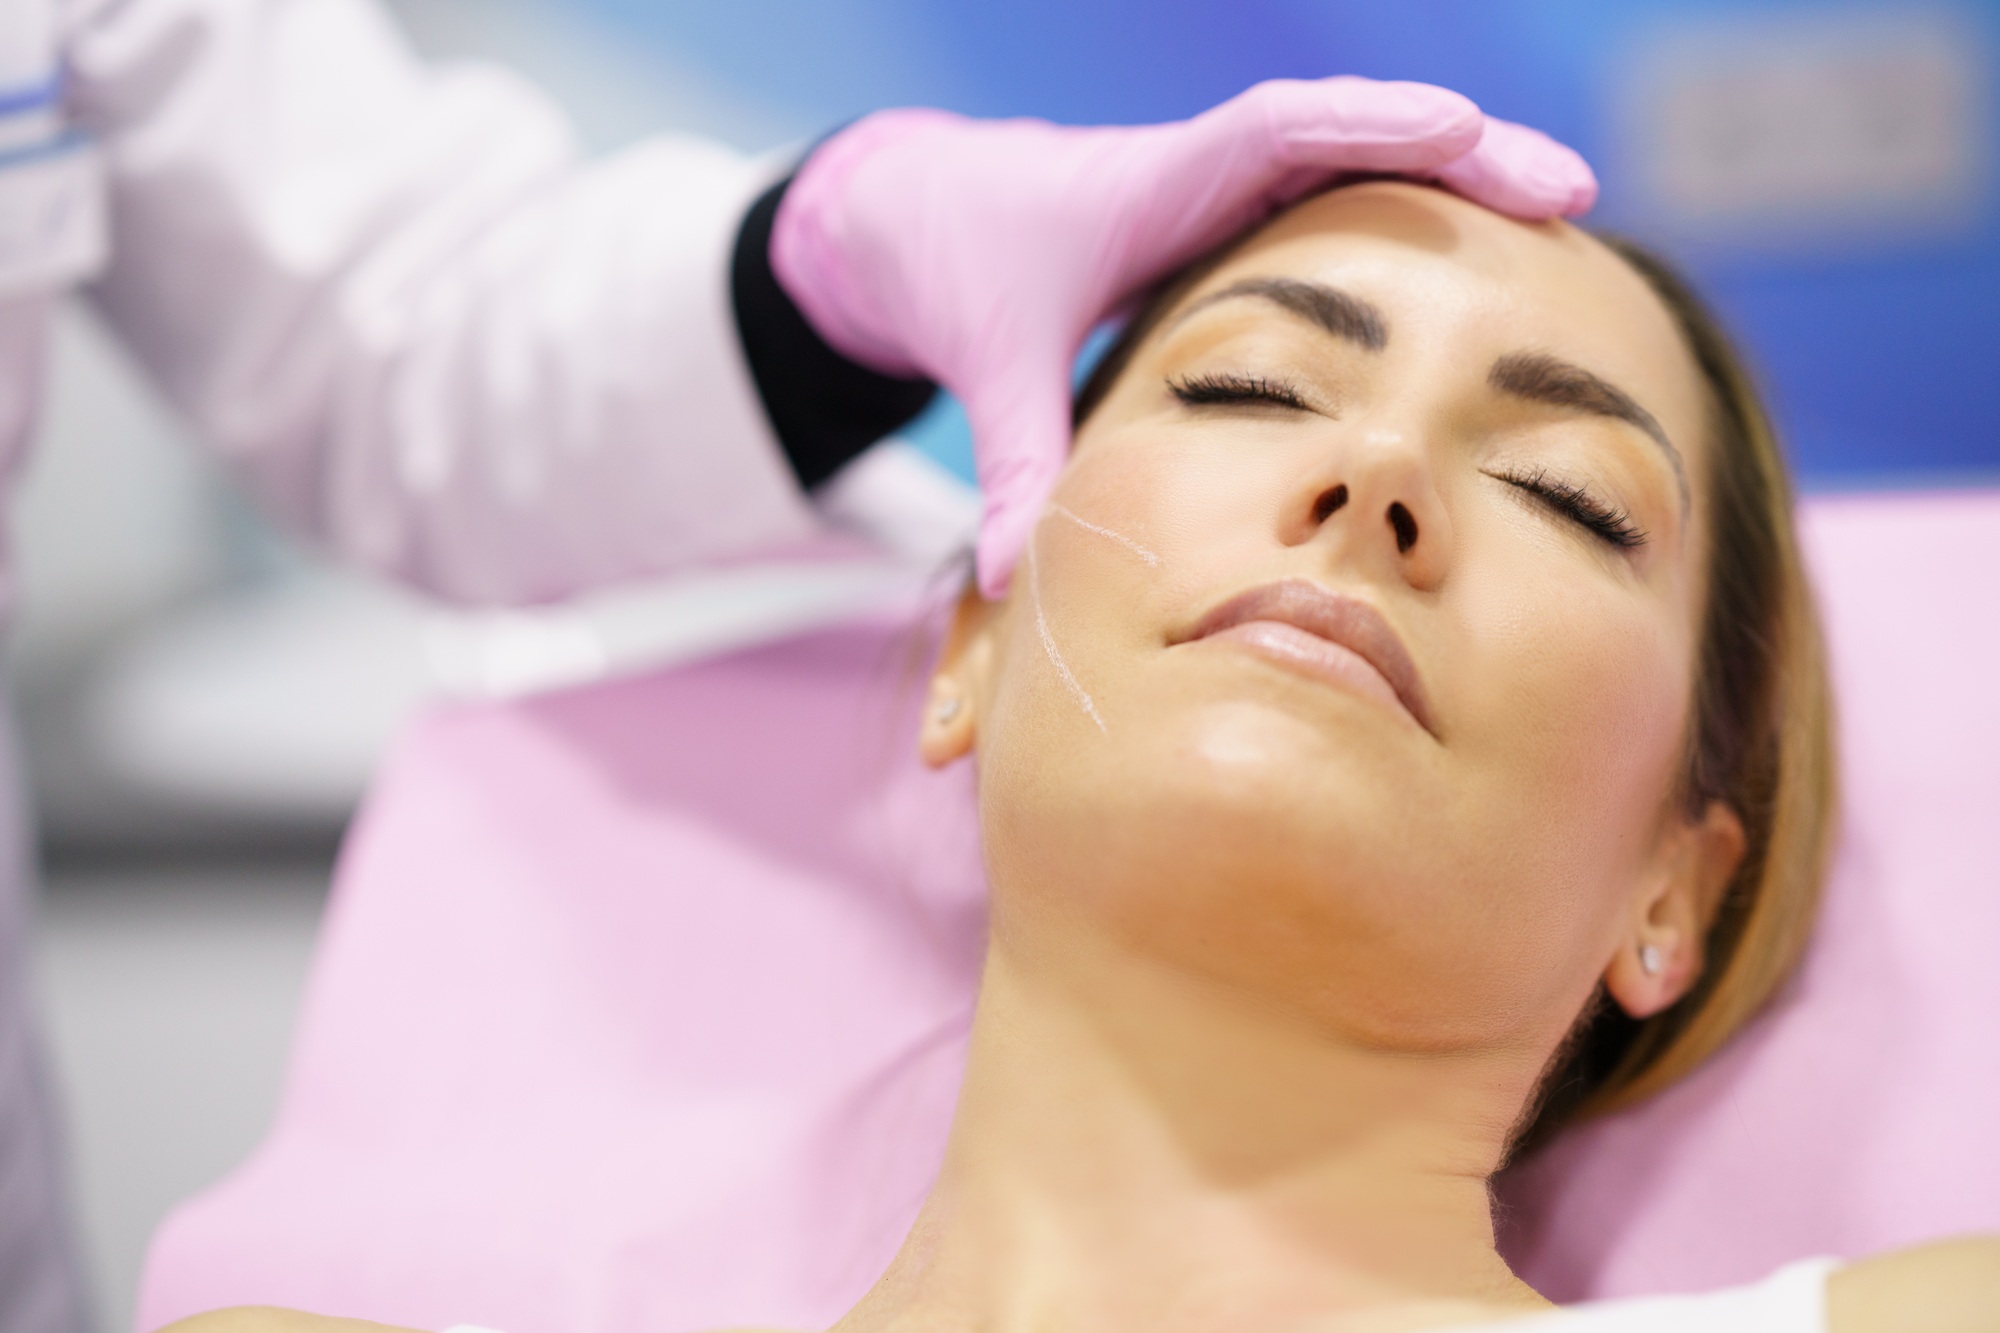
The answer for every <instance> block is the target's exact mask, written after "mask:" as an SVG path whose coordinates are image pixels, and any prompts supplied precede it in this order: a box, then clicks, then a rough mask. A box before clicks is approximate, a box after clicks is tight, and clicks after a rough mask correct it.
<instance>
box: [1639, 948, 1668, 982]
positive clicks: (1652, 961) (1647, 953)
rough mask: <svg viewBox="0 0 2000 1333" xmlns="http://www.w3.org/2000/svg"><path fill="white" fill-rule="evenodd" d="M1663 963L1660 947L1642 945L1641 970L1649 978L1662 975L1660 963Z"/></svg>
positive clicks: (1640, 953) (1640, 954)
mask: <svg viewBox="0 0 2000 1333" xmlns="http://www.w3.org/2000/svg"><path fill="white" fill-rule="evenodd" d="M1662 961H1663V960H1662V959H1661V958H1660V946H1659V945H1657V944H1642V945H1640V946H1639V970H1640V971H1642V972H1644V973H1645V974H1646V975H1647V976H1649V977H1657V976H1658V975H1660V963H1661V962H1662Z"/></svg>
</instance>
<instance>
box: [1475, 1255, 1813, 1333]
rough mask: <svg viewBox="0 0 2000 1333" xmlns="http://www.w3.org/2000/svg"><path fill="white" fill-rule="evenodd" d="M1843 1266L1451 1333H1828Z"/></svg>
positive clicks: (1804, 1265) (1785, 1271)
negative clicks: (1831, 1293) (1831, 1294)
mask: <svg viewBox="0 0 2000 1333" xmlns="http://www.w3.org/2000/svg"><path fill="white" fill-rule="evenodd" d="M1838 1267H1840V1261H1839V1260H1838V1259H1803V1260H1800V1261H1799V1262H1798V1263H1794V1264H1787V1265H1785V1266H1784V1267H1783V1268H1780V1269H1779V1270H1778V1271H1777V1272H1775V1273H1773V1274H1771V1276H1769V1277H1767V1278H1765V1279H1764V1280H1763V1281H1762V1282H1753V1283H1751V1284H1749V1285H1748V1286H1742V1287H1725V1288H1723V1289H1722V1290H1721V1291H1709V1292H1702V1293H1700V1294H1699V1295H1693V1296H1640V1297H1634V1298H1630V1299H1626V1300H1616V1301H1585V1302H1584V1303H1582V1304H1581V1305H1571V1306H1566V1307H1565V1308H1563V1309H1561V1310H1554V1311H1551V1312H1550V1313H1548V1314H1540V1315H1530V1316H1529V1317H1527V1318H1526V1319H1508V1320H1502V1321H1501V1322H1499V1323H1487V1324H1477V1325H1466V1326H1464V1327H1463V1328H1459V1329H1453V1330H1451V1333H1482V1331H1483V1330H1487V1329H1491V1330H1493V1331H1494V1333H1826V1327H1827V1322H1826V1279H1827V1277H1828V1276H1829V1275H1830V1274H1831V1273H1832V1272H1833V1270H1834V1269H1836V1268H1838Z"/></svg>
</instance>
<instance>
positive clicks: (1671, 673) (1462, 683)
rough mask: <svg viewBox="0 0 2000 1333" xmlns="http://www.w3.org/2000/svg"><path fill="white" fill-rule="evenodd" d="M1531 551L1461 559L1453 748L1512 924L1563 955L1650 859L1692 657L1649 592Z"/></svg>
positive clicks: (1605, 926)
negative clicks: (1504, 884)
mask: <svg viewBox="0 0 2000 1333" xmlns="http://www.w3.org/2000/svg"><path fill="white" fill-rule="evenodd" d="M1538 554H1541V555H1546V554H1547V553H1546V552H1543V553H1537V552H1535V551H1533V550H1532V548H1531V549H1530V550H1528V551H1527V552H1526V553H1525V555H1524V557H1523V558H1521V559H1517V560H1507V559H1504V558H1492V559H1486V560H1481V561H1469V562H1467V564H1466V566H1465V567H1464V577H1463V578H1462V579H1461V581H1460V584H1459V586H1458V587H1456V588H1454V590H1453V600H1455V601H1457V602H1458V603H1459V604H1460V611H1461V613H1462V615H1463V618H1464V622H1463V623H1464V624H1465V626H1466V632H1467V637H1466V642H1467V644H1468V649H1467V652H1466V655H1465V657H1466V660H1465V663H1464V669H1463V670H1462V671H1459V672H1457V673H1455V676H1456V680H1455V684H1456V685H1457V686H1458V690H1459V697H1458V699H1456V700H1455V703H1456V707H1455V708H1454V710H1453V713H1454V716H1456V717H1457V718H1460V719H1462V720H1463V723H1462V726H1461V727H1460V728H1459V729H1458V730H1457V731H1456V732H1455V733H1454V735H1453V738H1452V739H1453V748H1454V749H1456V750H1457V751H1458V752H1459V757H1460V758H1461V759H1462V760H1463V761H1464V763H1465V766H1466V767H1465V772H1466V775H1467V781H1466V784H1465V786H1464V788H1463V799H1464V801H1465V803H1466V808H1465V809H1464V810H1463V811H1462V812H1461V815H1462V817H1463V819H1464V820H1465V822H1466V823H1467V825H1468V826H1469V827H1473V828H1477V829H1479V830H1481V833H1482V837H1481V841H1482V842H1483V843H1484V844H1485V845H1486V846H1487V847H1488V848H1489V849H1490V853H1491V856H1492V864H1493V865H1494V866H1495V867H1496V868H1500V869H1501V870H1502V871H1503V873H1505V874H1506V876H1507V878H1508V879H1509V880H1510V881H1512V884H1513V894H1512V896H1511V902H1512V904H1513V906H1514V908H1515V909H1516V910H1515V911H1514V912H1513V914H1512V921H1513V922H1515V923H1522V924H1527V923H1529V922H1532V923H1533V924H1532V929H1533V930H1539V931H1544V932H1546V934H1545V935H1543V937H1542V938H1545V939H1548V940H1550V941H1551V942H1552V943H1554V944H1556V945H1557V947H1563V948H1567V947H1570V946H1571V945H1572V944H1573V943H1577V942H1579V940H1580V938H1581V939H1590V938H1593V937H1596V938H1601V937H1606V936H1607V935H1608V932H1610V931H1612V930H1614V929H1615V927H1616V923H1617V922H1618V921H1619V920H1621V919H1622V918H1621V916H1620V913H1621V911H1622V909H1623V907H1624V905H1625V899H1624V897H1623V895H1622V893H1621V892H1620V890H1621V889H1622V888H1623V887H1625V886H1628V885H1630V884H1632V883H1633V882H1634V876H1635V875H1636V874H1637V872H1638V870H1639V869H1640V867H1641V866H1642V864H1643V862H1644V860H1645V858H1646V856H1647V855H1648V853H1649V852H1650V850H1651V847H1652V843H1653V838H1654V834H1655V830H1656V826H1657V823H1658V819H1659V816H1660V811H1661V808H1662V803H1663V802H1664V801H1665V800H1666V799H1667V797H1668V796H1669V794H1670V793H1671V791H1672V789H1673V786H1674V784H1675V782H1676V780H1677V777H1678V769H1679V765H1680V762H1681V757H1682V744H1683V737H1684V735H1685V727H1686V723H1687V715H1688V706H1689V700H1690V696H1691V688H1692V680H1691V663H1692V659H1693V647H1692V644H1691V642H1690V641H1689V640H1688V638H1687V636H1686V633H1685V631H1684V630H1682V629H1681V628H1679V626H1680V624H1681V618H1680V617H1678V616H1676V615H1673V614H1670V613H1669V608H1667V607H1666V606H1665V605H1663V604H1662V602H1660V601H1659V600H1657V599H1656V598H1655V597H1654V596H1653V595H1651V594H1650V593H1648V592H1646V591H1644V590H1639V591H1636V592H1635V590H1634V588H1633V587H1631V586H1629V585H1626V584H1622V583H1621V582H1619V581H1618V580H1616V579H1614V578H1611V577H1606V576H1604V575H1602V574H1600V573H1598V572H1597V571H1592V570H1588V569H1578V568H1577V567H1576V563H1575V558H1574V555H1573V553H1567V554H1566V557H1565V559H1563V560H1561V561H1553V560H1549V559H1546V558H1543V559H1537V558H1536V556H1537V555H1538ZM1584 952H1585V956H1588V953H1589V951H1588V950H1585V951H1584Z"/></svg>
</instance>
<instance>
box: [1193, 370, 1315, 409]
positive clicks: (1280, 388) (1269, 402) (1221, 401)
mask: <svg viewBox="0 0 2000 1333" xmlns="http://www.w3.org/2000/svg"><path fill="white" fill-rule="evenodd" d="M1167 388H1168V390H1169V391H1170V392H1171V393H1172V394H1173V395H1174V397H1176V398H1178V399H1180V400H1181V402H1182V403H1184V404H1186V405H1187V406H1189V407H1216V406H1229V405H1235V404H1253V405H1256V404H1261V405H1263V406H1267V407H1282V408H1285V409H1287V410H1289V411H1293V412H1310V411H1311V410H1312V405H1311V404H1310V403H1308V402H1306V400H1305V396H1304V395H1303V394H1301V393H1300V392H1299V391H1298V390H1297V389H1295V388H1293V387H1292V386H1291V385H1289V384H1287V383H1285V382H1284V381H1283V380H1273V379H1266V378H1265V377H1264V376H1262V375H1238V374H1219V375H1217V374H1211V375H1193V376H1189V377H1188V378H1185V379H1175V380H1168V381H1167Z"/></svg>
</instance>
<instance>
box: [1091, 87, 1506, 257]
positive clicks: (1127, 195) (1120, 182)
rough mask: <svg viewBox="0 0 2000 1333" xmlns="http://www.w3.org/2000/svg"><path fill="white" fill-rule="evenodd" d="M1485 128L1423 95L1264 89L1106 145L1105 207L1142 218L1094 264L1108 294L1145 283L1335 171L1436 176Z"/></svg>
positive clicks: (1470, 110)
mask: <svg viewBox="0 0 2000 1333" xmlns="http://www.w3.org/2000/svg"><path fill="white" fill-rule="evenodd" d="M1484 128H1485V118H1484V117H1483V116H1482V115H1481V114H1480V112H1479V108H1478V107H1477V106H1475V105H1473V104H1472V103H1471V102H1470V101H1467V100H1466V99H1465V98H1463V97H1461V96H1459V95H1458V94H1457V93H1454V92H1451V91H1449V90H1447V89H1444V88H1434V87H1432V86H1431V85H1429V84H1424V83H1383V82H1378V81H1376V80H1373V79H1359V78H1349V77H1338V78H1329V79H1314V80H1311V81H1305V80H1298V79H1273V80H1270V81H1268V82H1265V83H1260V84H1258V85H1257V86H1256V87H1254V88H1251V89H1250V90H1249V91H1248V92H1245V93H1242V94H1240V95H1238V96H1236V97H1233V98H1231V99H1230V100H1229V101H1227V102H1224V103H1223V104H1222V105H1221V106H1218V107H1215V108H1213V109H1212V110H1209V111H1206V112H1204V113H1202V114H1201V115H1199V116H1197V117H1195V118H1194V119H1193V120H1191V121H1184V122H1181V123H1179V124H1174V125H1159V126H1152V127H1149V128H1146V129H1143V130H1139V131H1136V132H1133V134H1132V135H1131V137H1128V138H1124V139H1121V140H1119V141H1116V143H1115V145H1114V143H1113V141H1110V140H1105V141H1104V143H1105V146H1106V149H1107V150H1109V149H1111V148H1113V147H1114V146H1115V147H1116V149H1117V152H1116V156H1115V158H1113V157H1112V156H1111V155H1110V154H1109V153H1108V152H1107V155H1106V158H1105V159H1104V161H1103V162H1102V164H1101V165H1102V166H1103V167H1105V168H1107V170H1106V171H1105V172H1104V176H1103V178H1104V179H1105V180H1107V181H1108V182H1113V187H1112V192H1113V194H1114V196H1115V197H1118V198H1120V199H1122V200H1124V201H1125V204H1126V206H1127V207H1129V208H1132V209H1135V210H1142V211H1144V210H1150V211H1149V212H1147V213H1146V226H1145V227H1130V228H1126V229H1124V230H1123V233H1122V235H1123V240H1122V243H1121V244H1119V245H1116V246H1113V247H1112V248H1111V249H1109V250H1108V251H1107V252H1106V253H1105V254H1104V256H1103V257H1104V259H1105V261H1106V265H1105V273H1106V275H1107V276H1108V277H1109V278H1111V279H1112V280H1111V281H1110V282H1108V283H1107V284H1106V290H1107V291H1109V292H1111V293H1112V294H1114V295H1122V294H1123V293H1125V292H1129V291H1131V290H1132V289H1133V288H1135V287H1137V286H1141V285H1143V284H1145V283H1147V282H1150V281H1152V280H1153V279H1154V278H1157V277H1158V276H1160V275H1161V274H1162V273H1164V272H1167V271H1168V270H1170V269H1172V268H1173V267H1174V266H1175V265H1176V264H1180V263H1183V262H1185V261H1186V260H1188V259H1191V258H1193V257H1194V256H1195V255H1197V254H1200V253H1201V252H1202V251H1203V250H1205V249H1207V248H1208V247H1209V246H1211V245H1214V244H1216V243H1217V242H1218V241H1221V240H1223V239H1225V238H1226V237H1228V236H1230V235H1232V234H1233V233H1235V232H1237V231H1240V230H1241V229H1243V228H1244V227H1246V226H1249V225H1250V224H1252V223H1254V222H1255V221H1257V220H1258V219H1259V218H1260V217H1263V216H1265V215H1267V214H1269V213H1270V212H1272V211H1273V210H1275V209H1276V208H1278V207H1280V206H1282V205H1284V204H1286V203H1289V202H1291V201H1292V200H1293V199H1296V198H1298V197H1299V196H1300V195H1303V194H1305V193H1306V192H1308V191H1310V190H1312V189H1313V188H1315V187H1317V186H1319V185H1322V184H1325V183H1326V182H1327V181H1328V180H1330V179H1331V178H1333V177H1334V176H1337V175H1339V174H1340V173H1342V172H1348V171H1385V172H1397V173H1403V174H1409V175H1421V176H1425V177H1429V176H1431V175H1434V174H1435V173H1436V172H1438V171H1439V170H1442V169H1443V168H1444V167H1445V166H1446V165H1447V164H1449V163H1450V162H1452V161H1454V160H1456V159H1458V158H1461V157H1463V156H1464V155H1465V154H1466V153H1467V152H1468V151H1470V150H1471V149H1472V147H1473V146H1474V145H1475V144H1477V143H1478V142H1479V137H1480V135H1481V133H1482V132H1483V131H1484ZM1135 180H1136V181H1137V182H1139V185H1138V186H1137V187H1136V188H1135V187H1134V185H1133V181H1135ZM1165 200H1171V201H1172V204H1173V206H1172V208H1171V209H1163V208H1159V207H1157V206H1156V205H1157V204H1158V203H1159V202H1161V201H1165Z"/></svg>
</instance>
